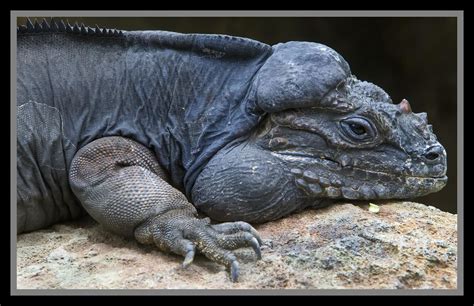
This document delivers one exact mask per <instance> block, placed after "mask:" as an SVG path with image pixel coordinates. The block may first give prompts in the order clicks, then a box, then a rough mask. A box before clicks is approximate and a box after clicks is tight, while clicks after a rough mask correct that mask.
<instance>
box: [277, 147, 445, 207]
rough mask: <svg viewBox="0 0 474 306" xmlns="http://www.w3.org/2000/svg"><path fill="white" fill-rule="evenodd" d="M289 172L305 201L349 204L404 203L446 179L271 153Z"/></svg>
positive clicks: (432, 189)
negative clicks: (340, 200)
mask: <svg viewBox="0 0 474 306" xmlns="http://www.w3.org/2000/svg"><path fill="white" fill-rule="evenodd" d="M271 154H272V155H273V156H275V157H277V158H278V159H280V160H282V161H283V162H284V163H285V164H286V165H288V166H289V167H290V168H291V169H290V170H289V171H290V172H291V174H292V175H293V177H294V180H295V184H296V186H297V187H298V188H300V189H302V190H303V191H304V192H305V194H306V195H307V196H308V197H315V198H329V199H351V200H378V199H380V200H381V199H395V198H397V199H406V198H414V197H420V196H424V195H426V194H429V193H433V192H437V191H439V190H441V189H442V188H443V187H444V186H445V185H446V183H447V176H446V175H444V174H443V175H442V176H437V177H430V176H413V175H402V174H400V173H388V172H382V171H374V170H369V169H363V168H359V167H356V166H354V165H351V164H345V166H342V163H341V162H340V161H336V160H333V159H330V158H328V157H324V158H321V157H319V156H314V155H308V154H302V153H301V152H298V153H296V152H291V151H279V152H272V153H271Z"/></svg>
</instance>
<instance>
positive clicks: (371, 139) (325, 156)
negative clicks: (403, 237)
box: [254, 76, 447, 199]
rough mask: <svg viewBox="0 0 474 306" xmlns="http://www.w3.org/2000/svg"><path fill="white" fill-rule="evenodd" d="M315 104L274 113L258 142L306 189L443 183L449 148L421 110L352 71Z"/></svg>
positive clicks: (389, 194)
mask: <svg viewBox="0 0 474 306" xmlns="http://www.w3.org/2000/svg"><path fill="white" fill-rule="evenodd" d="M321 105H324V107H318V108H300V109H290V110H285V111H282V112H277V113H272V114H270V115H268V117H267V118H266V119H265V120H264V121H263V122H262V124H261V126H260V128H259V130H258V131H257V133H256V134H255V136H254V137H255V138H254V140H255V141H256V144H257V145H258V146H260V147H261V148H263V149H264V150H269V151H271V154H272V155H273V156H274V157H276V158H277V159H279V160H281V161H282V163H283V164H284V165H285V166H286V167H287V169H288V170H289V171H290V172H291V175H292V176H294V179H295V182H296V185H297V186H298V187H300V188H302V189H303V190H304V191H305V192H306V193H307V194H308V195H309V196H311V197H316V198H330V199H388V198H412V197H418V196H423V195H426V194H428V193H432V192H436V191H439V190H440V189H442V188H443V187H444V186H445V184H446V182H447V177H446V151H445V149H444V148H443V146H442V145H441V144H440V143H439V142H438V141H437V139H436V136H435V134H434V133H433V131H432V127H431V125H429V124H428V122H427V117H426V113H418V114H416V113H413V112H412V110H411V106H410V104H409V102H408V101H407V100H405V99H403V100H402V101H401V102H400V103H398V104H393V103H392V101H391V99H390V97H389V96H388V94H387V93H385V92H384V91H383V90H382V89H381V88H380V87H378V86H376V85H374V84H372V83H368V82H363V81H359V80H357V79H356V78H355V77H353V76H351V77H349V78H347V79H345V80H344V81H342V82H341V83H340V84H339V85H338V86H337V87H336V88H334V89H333V90H331V91H330V92H329V93H327V94H326V95H325V97H324V98H323V101H322V103H321Z"/></svg>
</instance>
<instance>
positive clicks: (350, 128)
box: [341, 117, 376, 140]
mask: <svg viewBox="0 0 474 306" xmlns="http://www.w3.org/2000/svg"><path fill="white" fill-rule="evenodd" d="M341 127H342V130H343V131H344V134H345V135H346V136H348V137H350V138H351V139H353V140H370V139H372V138H374V137H375V134H376V133H375V130H374V128H373V127H372V125H371V124H370V122H369V121H367V120H366V119H364V118H360V117H354V118H348V119H344V120H342V121H341Z"/></svg>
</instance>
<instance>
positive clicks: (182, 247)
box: [135, 210, 262, 282]
mask: <svg viewBox="0 0 474 306" xmlns="http://www.w3.org/2000/svg"><path fill="white" fill-rule="evenodd" d="M135 237H136V239H137V240H138V241H139V242H142V243H154V244H156V245H157V246H158V247H159V248H160V249H161V250H163V251H167V252H172V253H176V254H179V255H182V256H184V261H183V268H186V267H188V266H189V265H190V264H191V263H192V262H193V259H194V255H195V253H196V250H198V251H199V252H201V253H202V254H204V255H205V256H206V257H207V258H209V259H211V260H213V261H215V262H217V263H219V264H222V265H225V266H226V267H227V268H228V269H230V276H231V279H232V281H233V282H236V281H237V279H238V276H239V262H238V260H237V257H236V255H235V254H234V253H233V250H236V249H238V248H241V247H252V248H253V250H254V251H255V254H256V255H257V258H258V259H260V258H261V252H260V245H261V243H262V240H261V239H260V237H259V235H258V233H257V231H256V230H255V229H254V228H253V227H252V226H250V225H249V224H248V223H245V222H228V223H222V224H210V219H209V218H204V219H197V218H196V217H195V216H194V215H193V214H192V213H191V212H189V211H185V210H172V211H169V212H167V213H165V214H162V215H159V216H156V217H154V218H151V219H149V220H148V221H147V222H145V223H144V224H142V225H141V226H139V227H138V228H137V229H136V231H135Z"/></svg>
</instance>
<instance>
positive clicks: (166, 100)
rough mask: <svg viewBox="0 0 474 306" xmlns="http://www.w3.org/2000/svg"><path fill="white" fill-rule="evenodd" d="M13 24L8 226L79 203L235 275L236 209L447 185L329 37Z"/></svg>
mask: <svg viewBox="0 0 474 306" xmlns="http://www.w3.org/2000/svg"><path fill="white" fill-rule="evenodd" d="M17 32H18V53H17V73H18V78H17V84H18V85H17V104H18V114H17V128H18V137H17V144H18V164H17V171H18V180H17V184H18V189H17V190H18V191H17V196H18V203H17V207H18V232H19V233H21V232H26V231H32V230H35V229H38V228H43V227H46V226H49V225H51V224H54V223H56V222H60V221H64V220H68V219H72V218H75V217H77V216H80V215H81V213H82V208H81V207H83V208H84V209H85V210H86V211H87V212H88V213H89V214H90V215H91V216H92V217H93V218H94V219H95V220H97V222H99V223H100V224H102V225H103V226H104V227H105V228H107V229H109V230H111V231H113V232H115V233H118V234H120V235H124V236H128V237H134V238H135V239H137V241H139V242H141V243H144V244H154V245H156V246H157V247H158V248H160V249H161V250H163V251H168V252H172V253H175V254H179V255H182V256H184V258H185V259H184V262H183V266H184V267H186V266H188V265H189V264H191V263H192V261H193V258H194V255H195V254H196V252H198V251H199V252H200V253H202V254H204V255H205V256H207V257H208V258H210V259H211V260H213V261H216V262H218V263H220V264H223V265H225V266H226V267H228V268H229V270H230V275H231V279H232V280H233V281H236V280H237V278H238V271H239V265H238V260H237V257H236V255H235V254H234V253H233V250H235V249H238V248H241V247H251V248H253V250H254V252H255V253H256V255H257V257H258V258H260V256H261V254H260V246H261V244H262V241H261V239H260V237H259V236H258V233H257V232H256V230H255V229H254V228H253V227H252V226H250V225H249V224H248V223H246V222H251V223H261V222H266V221H269V220H275V219H278V218H281V217H284V216H286V215H288V214H290V213H292V212H294V211H296V210H300V209H303V208H305V207H309V206H312V207H321V206H324V205H327V204H329V203H332V202H335V201H337V200H341V199H351V200H358V199H364V200H368V199H370V200H375V199H390V198H412V197H417V196H422V195H425V194H428V193H431V192H436V191H438V190H440V189H441V188H443V187H444V185H445V184H446V181H447V178H446V175H445V174H446V152H445V150H444V149H443V147H442V146H441V144H439V142H438V141H437V140H436V137H435V135H434V134H433V132H432V130H431V126H430V125H428V123H427V120H426V114H424V113H421V114H415V113H413V112H412V111H411V106H410V104H409V103H408V101H406V100H403V101H402V102H401V103H399V104H393V103H392V101H391V99H390V97H389V96H388V95H387V94H386V93H385V92H384V91H383V90H382V89H381V88H379V87H377V86H376V85H374V84H372V83H368V82H362V81H359V80H357V79H356V78H355V77H354V76H353V75H352V74H351V71H350V68H349V65H348V64H347V62H346V61H345V60H344V59H343V58H342V56H340V55H339V54H338V53H337V52H335V51H334V50H332V49H331V48H329V47H327V46H324V45H321V44H317V43H310V42H287V43H282V44H277V45H275V46H268V45H265V44H263V43H260V42H257V41H253V40H250V39H245V38H237V37H231V36H225V35H203V34H187V35H184V34H178V33H171V32H161V31H135V32H126V31H117V30H108V29H102V28H99V27H96V28H89V27H86V26H84V25H77V24H76V25H74V26H71V25H68V24H64V23H63V22H61V21H60V22H55V21H51V22H50V24H48V23H47V22H46V21H43V23H41V24H39V23H35V24H33V23H31V22H30V21H28V23H27V25H26V26H21V27H19V28H18V31H17ZM196 208H197V209H196ZM198 211H200V212H202V213H204V214H206V215H207V216H208V217H210V218H212V219H213V220H214V221H228V222H226V223H220V224H214V223H211V222H210V219H209V218H199V217H198V214H197V213H198Z"/></svg>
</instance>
